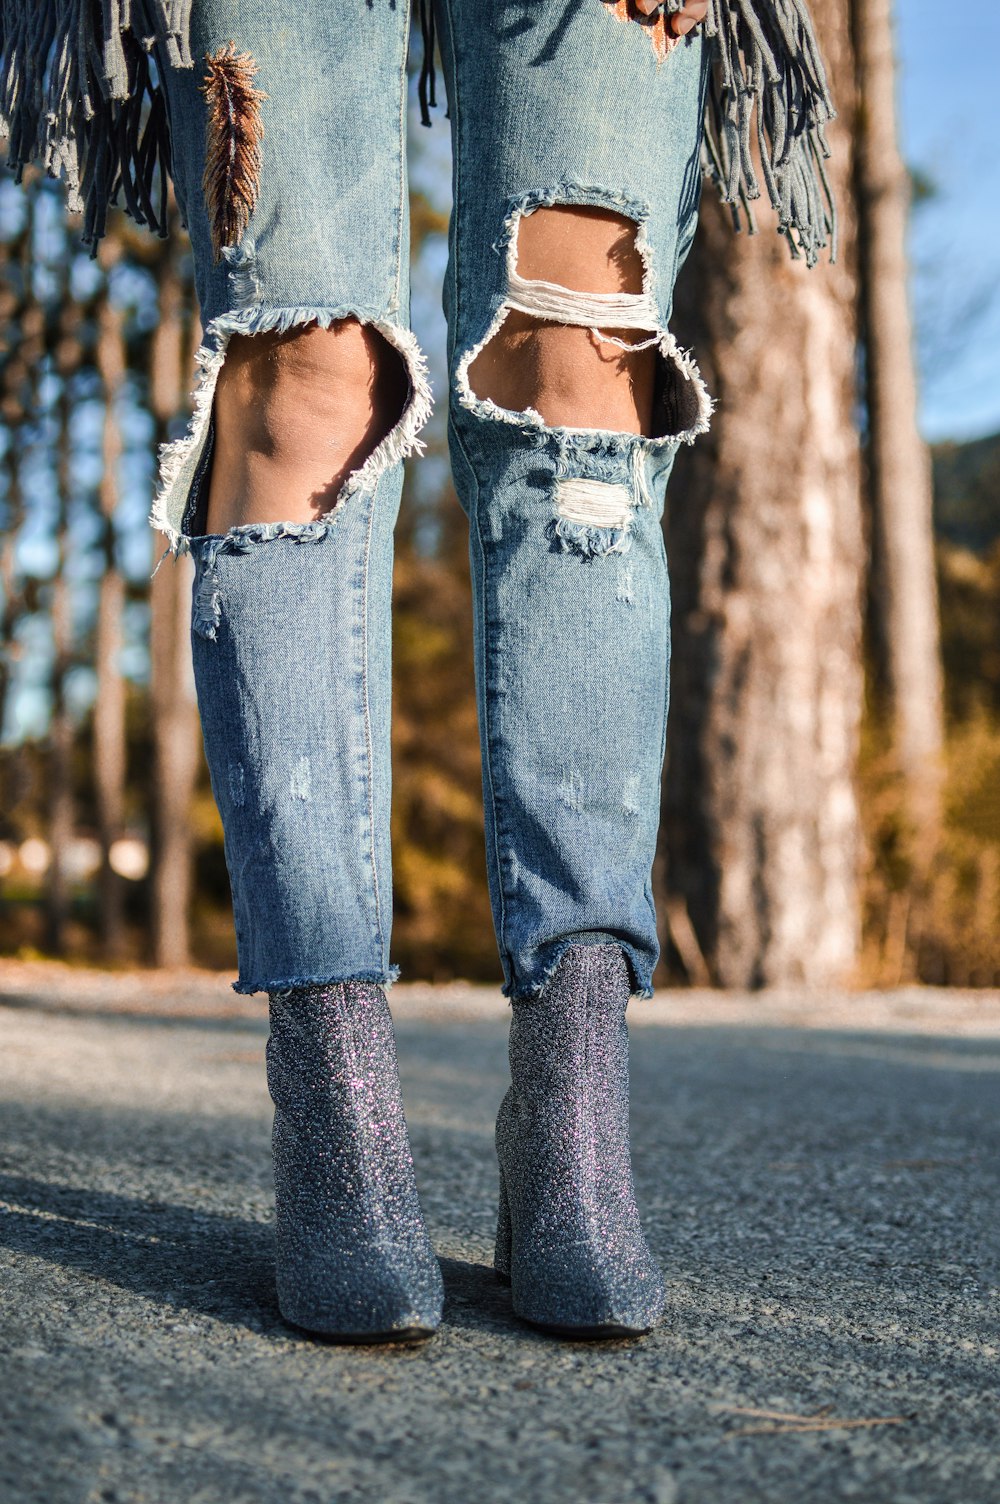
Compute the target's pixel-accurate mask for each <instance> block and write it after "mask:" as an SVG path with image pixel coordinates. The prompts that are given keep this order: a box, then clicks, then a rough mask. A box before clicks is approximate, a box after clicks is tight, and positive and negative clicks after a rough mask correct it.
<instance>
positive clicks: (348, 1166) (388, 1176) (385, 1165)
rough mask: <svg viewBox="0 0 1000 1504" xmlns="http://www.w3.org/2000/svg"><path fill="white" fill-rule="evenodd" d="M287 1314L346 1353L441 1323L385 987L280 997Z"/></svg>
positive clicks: (279, 1183)
mask: <svg viewBox="0 0 1000 1504" xmlns="http://www.w3.org/2000/svg"><path fill="white" fill-rule="evenodd" d="M270 1016H271V1034H270V1038H269V1039H268V1041H267V1084H268V1089H269V1091H270V1093H271V1097H272V1100H273V1101H274V1106H275V1113H274V1131H273V1135H272V1147H273V1150H274V1191H275V1202H276V1206H277V1223H278V1226H277V1283H278V1306H279V1308H280V1310H281V1314H282V1316H284V1318H285V1320H286V1321H289V1322H291V1323H292V1324H293V1325H294V1326H298V1327H304V1328H305V1329H306V1330H307V1331H310V1332H315V1333H317V1334H321V1335H323V1336H326V1337H330V1338H336V1339H339V1340H340V1341H342V1342H379V1341H384V1342H407V1341H414V1340H417V1339H419V1338H422V1337H428V1336H430V1334H431V1333H432V1332H433V1331H434V1330H435V1328H436V1327H437V1325H438V1322H439V1321H440V1319H441V1305H442V1300H443V1287H442V1282H441V1267H440V1265H439V1263H438V1261H437V1258H436V1257H435V1255H434V1250H433V1249H432V1247H431V1243H430V1239H429V1238H428V1236H427V1229H426V1228H425V1226H424V1220H423V1217H422V1215H421V1211H420V1203H419V1201H418V1200H417V1187H416V1182H415V1180H414V1177H413V1160H412V1158H411V1156H410V1146H409V1140H408V1138H407V1133H406V1123H405V1121H404V1119H403V1106H402V1100H401V1098H400V1091H399V1074H398V1071H397V1068H396V1046H395V1038H394V1035H393V1028H392V1019H391V1017H390V1014H389V1007H388V1004H387V1003H386V1000H385V994H384V993H383V991H382V989H381V987H378V986H376V985H374V984H372V983H367V982H344V983H340V984H338V985H336V986H330V987H297V988H292V989H290V990H289V991H283V992H272V993H271V994H270Z"/></svg>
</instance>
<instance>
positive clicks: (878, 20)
mask: <svg viewBox="0 0 1000 1504" xmlns="http://www.w3.org/2000/svg"><path fill="white" fill-rule="evenodd" d="M851 24H852V32H853V41H854V50H855V58H856V70H857V91H858V103H857V111H856V116H855V121H856V124H855V156H854V185H855V196H856V202H857V216H858V272H859V290H860V312H861V333H862V338H863V342H864V357H865V358H864V377H865V398H866V403H865V405H866V412H867V445H866V459H867V467H866V469H867V477H866V480H867V491H868V502H869V509H870V514H871V519H872V561H871V577H870V579H871V584H870V592H869V594H870V602H871V607H872V618H873V626H874V632H873V647H874V649H875V657H876V663H877V667H878V670H879V674H878V678H879V682H880V685H882V686H884V687H885V689H886V691H887V693H888V700H889V708H890V716H891V721H892V725H893V730H894V742H895V750H896V756H897V758H898V762H899V767H900V771H901V773H902V778H903V790H904V794H905V798H906V803H907V805H908V811H907V813H908V815H909V819H910V822H911V825H912V827H913V830H914V832H915V834H916V837H917V839H916V841H915V844H914V856H915V858H916V862H917V867H918V869H922V868H926V866H927V863H928V861H929V860H930V857H931V854H932V852H933V850H934V846H935V843H936V841H937V838H938V827H939V821H940V815H941V789H942V776H943V758H942V749H943V744H944V723H943V693H942V682H941V650H940V640H939V628H938V603H937V589H936V584H935V572H934V570H935V566H934V537H933V521H932V485H931V463H930V455H929V453H928V450H927V446H926V445H925V444H924V442H923V440H922V438H921V436H920V433H919V430H918V427H917V382H916V368H915V362H914V352H913V327H912V321H911V317H910V306H909V297H908V288H909V276H908V262H907V250H906V229H907V219H908V215H909V208H910V198H911V177H910V174H909V173H908V171H907V169H906V167H905V166H904V164H903V160H902V158H901V156H900V154H899V149H898V146H897V134H896V103H895V60H894V51H893V32H892V4H891V0H851Z"/></svg>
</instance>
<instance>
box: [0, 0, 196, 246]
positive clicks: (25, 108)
mask: <svg viewBox="0 0 1000 1504" xmlns="http://www.w3.org/2000/svg"><path fill="white" fill-rule="evenodd" d="M191 5H192V0H150V11H151V14H152V16H153V18H154V26H155V30H154V33H153V35H152V36H149V35H145V34H144V31H145V28H144V27H143V26H142V25H141V20H142V18H141V16H140V14H139V6H138V3H137V0H100V4H97V3H96V0H0V136H7V137H8V138H9V142H8V163H9V165H10V166H11V167H12V168H13V169H14V171H15V173H16V176H17V181H18V182H20V180H21V177H22V176H23V173H24V169H25V167H26V166H27V165H28V164H29V163H31V162H34V163H37V164H38V166H40V167H42V168H43V169H44V170H45V171H46V172H47V173H49V174H50V176H52V177H57V178H58V177H62V178H64V179H65V181H66V186H67V190H68V198H69V206H70V208H71V209H73V210H75V211H78V212H80V211H82V213H83V239H84V242H85V243H86V244H88V245H90V246H91V247H92V248H93V249H94V250H95V251H96V246H97V242H98V241H99V240H100V238H101V236H102V235H103V234H104V231H105V228H106V222H107V213H108V206H109V205H110V204H112V203H114V202H116V200H117V198H118V195H119V193H120V194H121V196H122V198H123V200H124V205H125V208H126V210H127V212H128V213H129V214H130V215H131V217H132V218H133V219H134V220H136V221H137V222H138V223H139V224H146V225H149V226H150V227H151V228H152V229H153V230H155V231H156V232H157V233H158V234H160V235H165V234H166V233H167V171H168V167H169V134H168V126H167V113H166V106H165V104H164V100H163V95H162V93H161V90H160V87H159V84H158V82H157V81H156V79H155V77H154V74H153V72H152V70H151V68H150V61H149V53H150V51H151V50H152V48H153V47H154V46H156V45H159V46H160V47H161V48H162V55H163V56H164V57H165V58H166V60H167V61H168V62H169V63H170V64H171V65H172V66H173V67H177V68H190V67H191V66H192V58H191V51H190V46H189V43H188V33H189V26H190V17H191ZM154 195H155V197H154Z"/></svg>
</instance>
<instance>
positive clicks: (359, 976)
mask: <svg viewBox="0 0 1000 1504" xmlns="http://www.w3.org/2000/svg"><path fill="white" fill-rule="evenodd" d="M398 981H399V967H398V966H390V967H389V969H388V971H352V972H351V974H350V975H349V976H321V977H282V978H280V979H279V980H277V981H274V982H244V981H243V980H242V978H241V979H240V980H238V981H236V982H234V983H233V984H232V987H233V991H234V992H239V993H243V994H244V995H246V996H248V997H249V996H251V995H252V994H253V993H255V992H287V991H288V990H290V989H291V988H294V987H342V986H343V985H344V984H345V983H346V982H374V983H375V984H376V985H378V986H379V987H384V988H385V990H386V991H387V992H388V990H389V989H390V988H391V987H392V984H393V982H398Z"/></svg>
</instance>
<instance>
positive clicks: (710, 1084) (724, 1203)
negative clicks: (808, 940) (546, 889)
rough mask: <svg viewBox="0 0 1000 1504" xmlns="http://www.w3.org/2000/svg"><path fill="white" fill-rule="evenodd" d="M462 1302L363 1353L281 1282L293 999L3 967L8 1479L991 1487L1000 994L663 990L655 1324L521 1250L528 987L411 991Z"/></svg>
mask: <svg viewBox="0 0 1000 1504" xmlns="http://www.w3.org/2000/svg"><path fill="white" fill-rule="evenodd" d="M392 1004H393V1012H394V1014H395V1018H396V1028H397V1036H398V1042H399V1054H400V1064H401V1071H402V1076H403V1085H404V1094H405V1098H406V1105H407V1114H408V1120H409V1124H410V1131H411V1138H412V1142H413V1150H414V1157H415V1160H416V1165H417V1175H418V1180H419V1184H420V1189H421V1196H422V1200H423V1205H424V1210H425V1213H426V1215H427V1220H428V1223H429V1226H430V1230H431V1234H432V1237H433V1238H434V1240H435V1243H436V1246H437V1248H438V1251H439V1253H440V1254H441V1257H442V1262H443V1268H444V1276H445V1285H446V1290H447V1305H446V1310H445V1320H444V1324H443V1326H442V1328H441V1330H440V1332H439V1333H438V1334H437V1336H436V1337H434V1338H433V1339H432V1340H431V1341H430V1342H428V1343H426V1344H423V1345H421V1346H419V1347H403V1346H385V1347H375V1348H361V1347H354V1348H350V1347H338V1346H333V1345H329V1344H322V1343H318V1342H314V1341H311V1340H309V1339H308V1338H306V1337H304V1336H302V1335H301V1334H299V1333H296V1332H295V1331H293V1330H291V1329H290V1328H288V1327H287V1326H285V1324H284V1323H283V1322H282V1320H281V1318H280V1316H279V1314H278V1310H277V1306H276V1303H275V1297H274V1287H273V1268H272V1260H273V1209H272V1202H271V1187H270V1162H269V1132H270V1103H269V1100H268V1097H267V1093H266V1087H265V1082H264V1069H263V1052H264V1042H265V1038H266V1022H265V1019H266V1009H265V1007H264V1000H263V999H245V998H236V997H235V995H234V994H232V993H230V992H229V991H228V990H227V988H226V984H225V980H224V979H223V978H220V977H214V976H208V975H206V974H192V975H190V976H184V975H177V974H174V975H172V976H161V977H158V978H156V979H149V978H143V977H141V976H139V975H137V974H132V975H119V976H116V977H111V976H107V975H104V974H101V973H74V972H71V971H69V970H67V969H62V968H58V967H52V966H45V965H37V966H32V965H26V964H22V965H15V964H11V965H7V966H5V967H2V968H0V1303H2V1319H0V1365H2V1367H0V1375H2V1376H0V1498H2V1500H3V1501H4V1504H29V1501H30V1504H35V1501H38V1504H98V1501H105V1500H107V1501H122V1504H140V1501H142V1504H147V1501H148V1504H202V1501H203V1504H231V1501H232V1504H237V1501H238V1504H243V1501H246V1504H279V1501H280V1504H306V1501H311V1504H341V1501H343V1504H348V1501H350V1504H500V1501H508V1500H510V1501H515V1500H516V1501H518V1504H756V1501H761V1504H797V1501H808V1504H813V1501H815V1504H834V1501H839V1500H848V1499H850V1500H858V1501H860V1504H910V1501H914V1504H917V1501H919V1504H979V1501H983V1504H997V1501H998V1500H1000V1363H998V1356H1000V1319H998V1318H1000V1289H998V1286H1000V1236H998V1225H1000V1209H998V1197H997V1191H998V1180H1000V1155H998V1140H1000V1116H998V1108H1000V1007H998V995H997V994H996V993H971V992H965V993H949V992H943V991H942V992H938V991H930V990H926V989H925V990H922V991H921V990H911V991H903V992H899V993H889V994H886V993H882V994H836V993H829V994H812V995H807V994H794V993H787V994H761V995H757V996H748V995H734V994H726V995H715V996H713V995H712V994H710V993H688V994H676V995H671V996H666V997H660V998H658V999H657V1000H654V1002H652V1003H649V1004H641V1003H639V1004H633V1006H632V1008H631V1010H630V1017H631V1022H632V1080H633V1126H632V1136H633V1149H634V1163H635V1169H636V1177H637V1183H638V1187H639V1194H640V1201H641V1205H642V1208H643V1212H644V1216H645V1221H646V1226H647V1229H648V1232H649V1235H650V1241H651V1243H652V1245H653V1248H654V1251H655V1252H656V1253H657V1255H658V1256H659V1257H660V1259H661V1260H662V1263H663V1266H664V1269H665V1271H666V1274H667V1280H668V1289H669V1310H668V1314H667V1318H666V1320H665V1322H664V1323H663V1325H662V1326H661V1327H660V1328H658V1329H657V1330H656V1331H655V1332H654V1333H652V1334H651V1335H649V1336H647V1337H645V1338H640V1339H636V1340H631V1341H617V1342H605V1343H599V1344H598V1343H573V1342H565V1341H560V1340H558V1339H556V1338H553V1337H549V1336H546V1335H544V1334H542V1333H539V1332H536V1331H534V1330H532V1329H530V1328H528V1327H526V1326H523V1325H522V1324H520V1323H519V1322H518V1321H517V1320H516V1319H515V1318H514V1317H513V1316H512V1314H511V1310H510V1299H509V1292H508V1291H507V1290H505V1289H504V1288H503V1287H502V1286H500V1285H498V1284H497V1282H496V1281H495V1279H494V1277H493V1274H492V1270H491V1267H490V1259H491V1254H492V1234H493V1226H494V1218H495V1212H496V1189H497V1182H496V1166H495V1159H494V1151H493V1142H492V1131H493V1118H494V1114H495V1111H496V1107H497V1104H498V1102H499V1100H500V1097H501V1095H502V1093H503V1090H504V1088H505V1083H506V1077H507V1065H506V1025H507V1011H506V1006H505V1005H504V1004H503V1002H502V1000H501V999H500V998H499V996H498V995H497V994H496V993H494V992H491V991H489V990H488V989H473V988H464V987H450V988H444V989H431V988H426V987H424V988H421V987H413V988H405V987H398V988H396V989H395V990H394V993H393V995H392Z"/></svg>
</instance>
